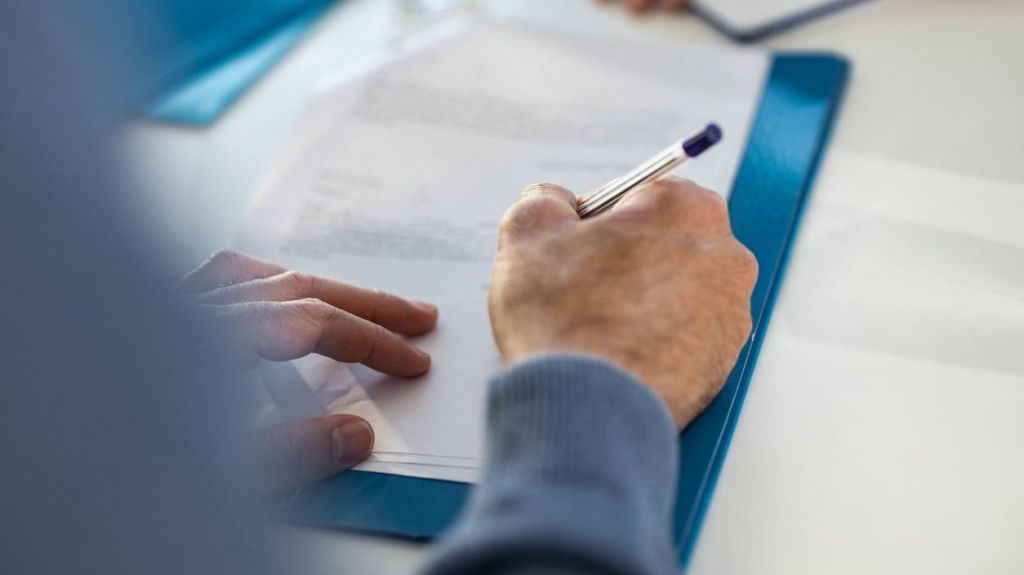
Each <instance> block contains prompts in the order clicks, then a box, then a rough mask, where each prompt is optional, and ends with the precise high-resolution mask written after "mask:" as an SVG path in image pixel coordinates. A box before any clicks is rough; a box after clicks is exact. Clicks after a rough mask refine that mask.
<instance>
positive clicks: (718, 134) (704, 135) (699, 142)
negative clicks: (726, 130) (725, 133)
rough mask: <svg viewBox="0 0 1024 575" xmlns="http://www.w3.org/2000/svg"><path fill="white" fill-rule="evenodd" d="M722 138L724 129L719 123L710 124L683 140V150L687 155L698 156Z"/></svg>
mask: <svg viewBox="0 0 1024 575" xmlns="http://www.w3.org/2000/svg"><path fill="white" fill-rule="evenodd" d="M721 139H722V129H721V128H719V127H718V124H708V125H707V126H705V127H704V130H703V131H702V132H701V133H699V134H697V135H696V136H694V137H692V138H690V139H689V140H686V141H685V142H683V151H684V152H686V155H687V156H690V157H691V158H696V157H697V156H699V155H701V154H703V153H704V152H705V151H707V149H708V148H710V147H711V146H714V145H715V144H717V143H718V142H719V141H721Z"/></svg>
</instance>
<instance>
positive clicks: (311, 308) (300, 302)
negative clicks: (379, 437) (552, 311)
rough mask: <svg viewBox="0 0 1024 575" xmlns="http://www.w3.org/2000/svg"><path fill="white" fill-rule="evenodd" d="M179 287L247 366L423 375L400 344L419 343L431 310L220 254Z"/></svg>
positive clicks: (421, 356)
mask: <svg viewBox="0 0 1024 575" xmlns="http://www.w3.org/2000/svg"><path fill="white" fill-rule="evenodd" d="M181 287H182V288H183V289H184V290H185V291H187V292H190V293H194V294H197V301H198V302H199V303H202V304H209V305H212V306H215V307H214V311H215V312H216V313H217V315H218V316H219V317H221V318H222V319H223V320H224V322H225V323H226V324H227V325H228V327H229V328H232V329H233V330H234V331H235V333H236V334H237V336H238V341H239V344H240V351H241V359H242V362H243V363H244V364H246V365H251V364H255V363H256V362H257V361H259V359H260V358H261V357H262V358H264V359H269V360H272V361H285V360H289V359H296V358H299V357H303V356H306V355H309V354H311V353H319V354H320V355H325V356H327V357H330V358H332V359H336V360H338V361H344V362H348V363H362V364H365V365H366V366H368V367H372V368H373V369H376V370H377V371H380V372H383V373H387V374H389V375H397V376H399V377H415V376H417V375H423V374H424V373H426V372H427V370H428V369H430V356H429V355H427V354H426V353H425V352H423V351H422V350H420V349H418V348H417V347H415V346H413V345H412V344H410V343H408V342H406V341H405V340H403V339H402V337H401V336H416V335H422V334H424V333H426V332H428V331H430V330H432V329H434V324H435V323H436V322H437V308H436V307H435V306H433V305H431V304H429V303H424V302H413V301H409V300H405V299H402V298H400V297H398V296H394V295H391V294H388V293H384V292H381V291H376V290H368V289H364V288H360V287H356V286H353V285H349V284H346V283H342V282H337V281H334V280H330V279H326V278H322V277H317V276H313V275H308V274H304V273H299V272H295V271H289V270H286V269H284V268H282V267H280V266H278V265H275V264H271V263H268V262H265V261H262V260H258V259H256V258H253V257H250V256H247V255H243V254H240V253H237V252H232V251H223V252H218V253H217V254H215V255H214V256H213V257H211V258H210V259H209V260H207V262H206V263H204V264H203V265H202V266H200V267H199V268H198V269H196V270H195V271H193V272H191V273H190V274H188V275H187V276H185V279H183V280H182V282H181Z"/></svg>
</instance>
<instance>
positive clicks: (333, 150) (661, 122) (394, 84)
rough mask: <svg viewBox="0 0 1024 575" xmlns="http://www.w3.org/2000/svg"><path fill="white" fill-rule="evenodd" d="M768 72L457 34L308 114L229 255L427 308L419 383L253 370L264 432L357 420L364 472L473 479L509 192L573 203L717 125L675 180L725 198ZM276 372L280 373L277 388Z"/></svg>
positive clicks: (645, 47) (364, 373) (307, 367)
mask: <svg viewBox="0 0 1024 575" xmlns="http://www.w3.org/2000/svg"><path fill="white" fill-rule="evenodd" d="M767 65H768V60H767V57H766V56H765V55H764V54H762V53H759V52H749V51H732V50H729V51H719V50H708V49H693V50H689V51H687V50H679V49H678V48H674V49H667V48H663V47H662V46H658V45H654V44H650V45H649V44H646V43H623V42H610V41H604V40H599V39H589V38H579V37H574V36H565V35H560V34H556V33H553V32H551V31H540V30H535V29H528V28H524V27H521V26H517V25H511V24H496V23H483V22H471V23H463V24H462V25H460V26H458V27H456V28H455V29H452V30H449V31H447V32H445V33H440V34H435V37H434V38H433V39H432V40H431V41H429V42H426V43H425V44H424V43H421V45H419V46H418V47H417V48H416V49H414V50H409V51H406V52H404V53H402V54H400V55H398V56H397V57H394V58H391V59H389V60H387V61H384V62H383V63H381V64H380V65H378V66H376V67H374V68H373V69H371V70H368V71H364V72H363V73H361V74H360V75H358V76H355V77H352V78H350V79H348V80H347V81H345V82H342V83H338V84H336V85H334V86H333V87H331V88H329V89H327V90H326V91H325V92H324V93H323V94H321V95H320V96H319V97H318V98H316V99H315V100H314V101H313V102H311V103H310V105H309V106H308V109H307V111H306V115H305V116H304V117H303V118H302V119H301V120H300V122H299V124H298V126H299V127H298V128H297V129H296V130H295V133H294V135H293V136H292V138H291V140H290V142H289V145H288V146H287V147H286V148H287V149H285V150H284V152H283V153H282V154H281V156H280V159H279V162H278V163H277V165H276V166H275V167H274V169H273V170H272V172H271V175H270V176H269V178H268V180H267V183H266V186H265V188H264V190H263V191H262V193H261V194H260V195H259V197H258V199H257V201H256V202H255V204H254V205H253V206H252V208H251V210H250V213H249V215H248V216H247V218H246V221H245V224H244V226H243V231H242V234H241V237H240V240H239V247H240V248H241V249H243V250H245V251H247V252H249V253H252V254H254V255H257V256H260V257H263V258H266V259H269V260H272V261H275V262H278V263H280V264H282V265H284V266H287V267H290V268H295V269H300V270H304V271H307V272H310V273H316V274H321V275H326V276H330V277H332V278H336V279H339V280H342V281H346V282H350V283H353V284H358V285H362V286H367V287H372V288H377V289H382V290H386V291H389V292H393V293H395V294H398V295H401V296H403V297H409V298H414V299H420V300H426V301H430V302H433V303H435V304H437V305H438V307H439V308H440V319H439V322H438V325H437V329H436V330H435V331H434V332H433V333H431V334H428V335H426V336H424V337H422V338H418V339H417V340H416V341H415V343H416V344H417V345H419V346H422V347H423V348H424V349H426V350H427V351H428V352H429V353H430V354H431V355H432V357H433V367H432V369H431V371H430V373H429V374H428V375H426V376H424V377H422V378H419V379H416V380H411V381H410V380H401V379H396V378H391V377H387V376H383V375H381V374H379V373H376V372H374V371H372V370H370V369H367V368H364V367H362V366H348V365H344V364H340V363H337V362H334V361H331V360H327V359H325V358H321V357H311V358H307V359H304V360H300V361H297V362H293V364H292V365H286V366H271V365H268V366H265V367H264V368H263V372H262V375H263V376H265V377H264V379H265V380H266V382H267V386H268V387H267V397H266V400H267V406H266V407H265V414H266V415H267V418H268V419H271V418H283V419H292V418H298V417H309V416H313V415H319V414H323V413H335V412H349V413H357V414H359V415H361V416H363V417H366V418H367V419H368V420H369V421H370V422H371V423H372V425H373V426H374V429H375V431H376V446H375V453H374V455H373V457H372V458H371V459H370V460H369V461H368V462H366V463H365V464H363V465H362V468H363V469H367V470H375V471H384V472H388V473H397V474H403V475H413V476H421V477H433V478H441V479H452V480H457V481H473V480H474V479H475V478H476V477H477V475H478V473H479V470H480V468H481V466H482V462H483V457H484V453H483V439H484V437H483V436H484V404H485V395H486V389H487V383H488V379H489V378H490V376H491V375H492V374H493V373H494V372H495V371H497V370H498V369H499V368H500V359H499V356H498V353H497V349H496V347H495V345H494V343H493V339H492V336H491V331H490V326H489V323H488V317H487V305H486V302H487V281H488V275H489V270H490V265H491V260H492V259H493V256H494V253H495V246H496V239H497V231H498V224H499V222H500V219H501V217H502V214H503V213H504V212H505V210H506V209H507V208H508V207H509V206H510V205H511V204H512V203H513V202H515V200H516V198H517V196H518V194H519V192H520V190H522V189H523V188H524V187H526V186H527V185H529V184H531V183H534V182H539V181H547V182H556V183H559V184H561V185H564V186H566V187H568V188H570V189H572V190H573V191H574V192H576V193H577V194H582V193H585V192H587V191H589V190H591V189H593V188H595V187H597V186H598V185H600V184H602V183H604V182H606V181H607V180H609V179H612V178H614V177H617V176H620V175H621V174H623V173H624V172H626V171H627V170H629V169H630V168H632V167H633V166H635V165H636V164H637V163H639V162H640V161H642V160H645V159H646V158H647V157H648V156H650V155H651V154H653V153H654V152H656V151H658V150H659V149H661V148H662V147H663V146H664V145H666V144H667V143H669V142H670V141H672V140H674V139H676V138H679V137H681V136H684V135H687V134H688V133H690V132H692V131H694V130H695V129H698V128H700V127H703V126H704V125H705V124H706V123H707V122H710V121H714V122H717V123H719V124H720V125H721V126H722V128H723V131H724V134H725V138H724V140H723V141H722V143H721V144H720V145H719V146H717V147H716V148H715V149H713V150H711V151H710V152H708V153H707V154H705V155H704V156H702V157H701V158H700V160H699V161H696V162H693V163H691V164H689V165H687V166H686V168H685V175H686V176H687V177H690V178H692V179H694V180H696V181H698V182H700V183H701V184H703V185H705V186H707V187H710V188H712V189H716V190H721V191H725V190H729V189H730V188H731V185H732V181H733V178H734V177H735V174H736V170H737V167H738V164H739V161H740V159H741V156H742V153H743V150H744V148H745V146H746V141H747V133H748V130H749V127H750V124H751V122H752V119H753V117H754V114H755V112H756V108H757V106H758V104H759V102H760V94H761V90H762V85H763V83H764V78H765V74H766V70H767ZM285 372H287V373H285Z"/></svg>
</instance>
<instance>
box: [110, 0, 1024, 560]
mask: <svg viewBox="0 0 1024 575" xmlns="http://www.w3.org/2000/svg"><path fill="white" fill-rule="evenodd" d="M399 4H400V3H399V2H398V1H397V0H348V1H346V2H342V3H340V4H339V5H338V6H337V7H336V8H335V9H334V10H333V11H332V12H331V13H330V14H329V15H328V17H327V18H326V19H325V20H324V21H323V22H321V23H320V24H319V25H318V27H317V29H316V31H315V33H314V34H313V35H312V36H311V37H310V38H309V39H308V40H307V41H305V42H304V43H303V44H302V46H301V47H300V48H299V49H298V50H296V51H295V52H294V53H293V54H291V55H290V56H289V57H288V58H287V60H286V61H285V62H284V63H283V65H280V66H278V67H277V68H275V69H274V71H273V72H272V73H271V74H270V75H269V76H268V77H267V78H266V79H265V80H264V81H262V82H261V83H260V84H259V85H258V86H257V87H256V88H255V89H254V90H252V91H251V92H250V93H249V94H247V95H246V96H245V98H244V99H243V100H242V101H241V102H240V103H239V104H238V105H236V106H235V107H234V108H233V109H232V110H231V111H230V113H229V114H228V115H227V116H226V117H225V118H223V119H222V121H220V122H219V123H218V124H216V125H215V126H214V127H213V128H211V129H208V130H190V129H179V128H172V127H168V126H157V125H151V124H139V125H136V126H134V127H132V128H131V129H130V131H129V135H128V136H129V138H128V141H129V142H130V144H131V149H132V152H133V154H134V156H135V157H136V158H137V159H138V161H139V162H140V164H141V165H142V166H143V168H144V171H145V173H146V178H147V180H154V181H155V182H156V186H151V187H149V188H147V189H150V190H153V192H152V193H154V198H153V202H152V203H153V205H154V207H155V208H156V209H158V210H159V213H160V217H161V218H162V221H163V222H164V223H165V224H166V227H167V230H166V231H167V232H168V233H169V234H170V235H171V236H172V237H173V238H176V239H177V245H178V247H179V248H180V253H181V254H183V257H184V258H187V259H188V260H190V261H191V262H196V261H199V260H200V259H201V258H202V257H203V256H204V255H206V254H208V253H209V252H212V251H214V250H215V249H217V248H220V247H223V246H227V245H229V244H230V243H231V240H232V236H233V234H234V232H235V229H236V228H237V225H238V223H239V220H240V218H241V215H242V209H243V207H244V206H245V205H246V203H247V202H248V200H249V198H250V196H251V194H252V192H253V190H254V189H255V187H256V186H257V184H258V182H259V179H260V177H261V174H262V173H263V171H264V169H265V167H266V166H267V165H268V163H269V162H270V160H271V158H272V157H273V154H274V152H275V150H276V149H277V148H278V147H280V146H281V145H282V138H283V137H284V136H285V135H286V134H287V129H288V126H289V123H290V122H291V120H292V119H293V118H294V117H295V115H296V112H297V111H298V110H299V109H300V107H301V105H302V102H303V100H304V98H305V97H306V96H307V95H308V93H309V90H310V89H311V88H312V86H313V85H314V84H315V83H316V82H317V81H318V79H319V78H321V77H323V76H324V75H325V74H327V73H329V72H331V71H333V70H337V69H339V68H344V67H345V66H346V65H350V64H352V63H355V62H358V61H359V60H360V58H362V57H363V56H365V55H367V54H369V53H372V52H374V51H376V50H379V49H381V48H384V47H386V46H387V45H388V43H389V42H390V41H391V40H393V39H394V38H396V37H398V36H400V35H401V34H403V33H408V32H410V31H414V30H415V29H417V28H419V27H422V26H423V25H424V21H425V19H424V18H422V17H417V18H409V17H407V16H402V12H401V10H399V8H398V6H399ZM470 4H475V5H476V7H477V8H476V9H477V10H479V11H481V12H483V13H486V14H499V15H506V16H511V17H516V18H525V19H528V20H534V21H539V22H542V23H546V24H548V25H553V26H561V27H569V28H576V29H581V30H585V31H589V32H590V33H593V34H602V33H607V34H621V35H627V36H628V35H637V34H640V35H643V34H648V35H653V36H657V37H659V38H663V39H669V40H672V41H677V42H678V43H680V44H681V45H682V44H686V43H694V42H699V43H723V42H724V40H723V39H722V38H721V37H719V36H718V35H717V34H715V33H714V32H712V31H711V30H709V29H708V28H706V27H705V26H704V25H703V24H702V23H700V22H699V21H696V20H695V19H693V18H690V17H680V16H658V17H654V18H648V19H644V20H635V19H631V18H629V17H627V16H626V15H624V14H622V13H621V12H620V11H617V10H612V9H608V8H604V7H598V6H596V5H594V4H592V3H591V2H590V1H589V0H560V1H559V2H551V1H549V0H481V1H478V2H471V3H470ZM1022 24H1024V1H1013V0H971V1H970V2H965V1H963V0H916V1H915V0H878V1H876V2H874V3H869V4H867V5H864V6H863V7H860V8H856V9H853V10H851V11H849V12H847V13H844V14H842V15H839V16H836V17H834V18H831V19H828V20H824V21H821V22H819V23H816V24H813V25H811V26H808V27H805V28H802V29H799V30H797V31H795V32H792V33H789V34H787V35H784V36H780V37H778V38H776V39H773V40H771V41H769V42H768V43H767V46H768V47H770V48H778V49H828V50H834V51H836V52H839V53H842V54H845V55H846V56H848V57H850V59H851V60H852V61H853V63H854V71H853V78H852V83H851V86H850V90H849V93H848V96H847V98H846V104H845V108H844V109H843V112H842V115H841V116H840V118H839V123H838V128H837V130H836V132H835V135H834V138H833V142H832V147H831V150H830V153H829V155H828V157H827V159H826V162H825V164H824V166H823V169H822V171H821V174H820V176H819V179H818V183H817V185H816V188H815V190H814V192H813V196H812V201H811V204H810V206H809V209H808V211H807V212H806V215H805V223H804V225H803V228H802V230H801V233H800V237H799V241H798V244H797V247H796V251H795V253H794V258H793V263H792V268H791V271H790V274H789V277H788V279H787V283H786V286H785V289H784V290H783V293H782V297H781V299H780V301H779V305H778V307H777V309H776V313H775V317H774V319H773V322H772V327H771V330H770V332H769V335H768V337H767V339H766V342H765V347H764V350H763V353H762V356H761V360H760V364H759V365H758V368H757V372H756V374H755V376H754V380H753V382H752V385H751V389H750V392H749V394H748V396H747V400H746V404H745V406H744V410H743V415H742V417H741V419H740V422H739V426H738V429H737V431H736V435H735V437H734V439H733V443H732V446H731V449H730V452H729V455H728V458H727V461H726V463H725V467H724V469H723V471H722V475H721V479H720V481H719V484H718V488H717V490H716V492H715V494H714V499H713V502H712V504H711V507H710V510H709V513H708V516H707V519H706V522H705V526H704V530H703V532H702V534H701V537H700V541H699V543H698V547H697V550H696V554H695V556H694V559H693V563H692V565H691V570H690V572H692V573H699V574H703V573H709V574H710V573H716V574H725V573H730V574H731V573H736V574H740V573H760V574H774V573H779V574H783V573H784V574H787V575H791V574H794V573H830V574H844V573H856V574H858V575H861V574H863V573H901V574H903V573H929V574H940V573H986V574H1002V573H1006V574H1009V573H1024V225H1021V222H1022V221H1024V161H1022V158H1024V109H1022V102H1024V28H1022ZM287 535H288V536H289V537H293V538H294V539H295V541H296V543H297V544H298V545H300V546H301V548H302V549H303V550H305V551H307V552H308V554H307V557H315V558H318V559H321V560H322V561H320V564H321V565H322V568H323V571H324V573H338V572H353V573H369V574H372V573H387V574H402V573H410V572H412V571H414V570H415V568H416V566H417V565H418V564H419V562H420V561H421V559H422V557H423V548H422V547H421V546H419V545H415V544H410V543H402V542H395V541H390V540H385V539H376V538H370V537H355V536H351V535H342V534H338V533H334V532H328V531H318V530H312V529H310V530H303V529H289V530H288V531H287Z"/></svg>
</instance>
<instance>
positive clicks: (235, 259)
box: [208, 250, 245, 267]
mask: <svg viewBox="0 0 1024 575" xmlns="http://www.w3.org/2000/svg"><path fill="white" fill-rule="evenodd" d="M244 259H245V256H243V255H242V254H241V253H240V252H236V251H235V250H220V251H218V252H216V253H214V254H213V255H212V256H210V260H209V262H208V263H209V265H210V266H213V267H234V266H235V265H237V264H238V263H239V262H241V261H243V260H244Z"/></svg>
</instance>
